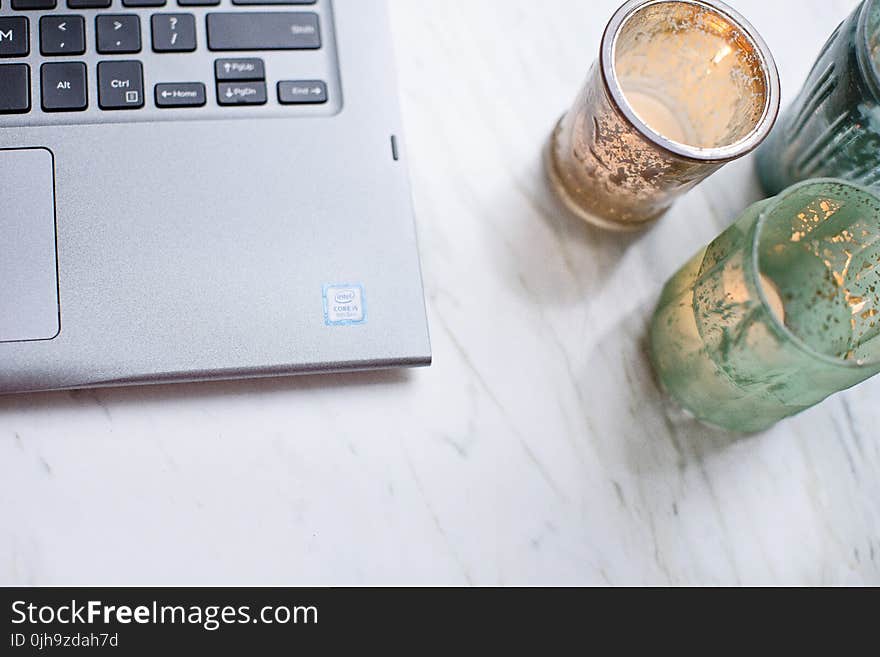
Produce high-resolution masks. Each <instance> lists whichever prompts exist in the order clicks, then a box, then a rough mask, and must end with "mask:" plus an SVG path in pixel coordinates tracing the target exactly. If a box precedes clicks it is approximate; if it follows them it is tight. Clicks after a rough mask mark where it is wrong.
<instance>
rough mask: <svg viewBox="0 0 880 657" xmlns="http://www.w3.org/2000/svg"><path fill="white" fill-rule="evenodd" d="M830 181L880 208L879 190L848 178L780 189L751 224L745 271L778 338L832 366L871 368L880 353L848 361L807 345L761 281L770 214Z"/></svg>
mask: <svg viewBox="0 0 880 657" xmlns="http://www.w3.org/2000/svg"><path fill="white" fill-rule="evenodd" d="M829 184H832V185H837V186H839V187H848V188H850V189H853V190H855V191H857V192H859V193H860V194H864V195H865V196H868V197H870V198H871V199H873V200H874V201H875V203H876V205H877V206H878V208H880V196H878V194H877V193H876V192H874V191H873V190H871V189H870V188H868V187H864V186H862V185H858V184H856V183H853V182H850V181H848V180H843V179H840V178H813V179H810V180H804V181H802V182H799V183H796V184H794V185H792V186H791V187H788V188H786V189H785V190H783V191H782V192H780V193H779V194H778V195H777V196H774V197H773V198H769V199H766V200H765V201H764V203H765V206H764V207H763V208H761V211H760V214H759V215H758V219H757V221H755V224H754V226H753V227H752V231H751V238H750V240H751V263H750V264H749V266H748V267H745V268H744V273H745V274H746V277H747V279H748V281H749V283H751V285H752V286H753V287H754V288H755V289H756V290H757V292H758V299H759V300H760V302H761V306H762V307H763V309H764V314H765V315H767V316H768V317H769V318H770V320H769V321H770V325H771V326H772V327H773V328H774V329H775V330H776V332H777V334H778V336H779V337H782V338H784V339H785V340H787V341H788V342H790V343H791V344H792V345H794V346H795V347H797V348H798V349H800V350H801V351H803V352H804V353H806V354H807V355H808V356H809V357H810V358H814V359H816V360H818V361H821V362H824V363H828V364H829V365H833V366H834V367H842V368H844V369H850V370H856V371H858V370H865V369H870V368H872V367H876V366H878V365H880V355H878V356H877V357H875V358H871V359H868V360H864V361H858V360H846V359H844V358H835V357H833V356H828V355H827V354H823V353H822V352H820V351H817V350H816V349H814V348H813V347H811V346H810V345H808V344H807V343H806V342H805V341H804V340H803V339H802V338H801V337H800V336H798V335H797V334H796V333H794V332H793V331H792V330H791V329H790V328H788V326H787V325H786V324H785V322H784V321H780V319H779V317H778V316H777V315H776V313H775V312H773V309H772V306H771V305H770V301H769V300H768V299H767V295H766V293H765V292H764V286H763V284H762V283H761V278H760V277H761V258H760V253H759V246H760V243H761V235H762V234H763V230H764V227H765V226H766V225H767V222H768V220H769V218H770V215H771V214H772V213H773V211H774V210H776V209H778V208H779V206H780V205H781V204H782V202H783V201H785V200H786V199H787V198H788V197H790V196H792V195H794V194H796V193H797V192H800V191H802V190H803V189H805V188H808V187H820V186H827V185H829Z"/></svg>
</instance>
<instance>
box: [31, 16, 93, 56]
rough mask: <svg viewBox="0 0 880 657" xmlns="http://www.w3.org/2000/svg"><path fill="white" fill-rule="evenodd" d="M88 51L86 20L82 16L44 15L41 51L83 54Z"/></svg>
mask: <svg viewBox="0 0 880 657" xmlns="http://www.w3.org/2000/svg"><path fill="white" fill-rule="evenodd" d="M85 51H86V20H85V18H83V17H82V16H43V17H42V18H41V19H40V52H41V53H43V54H44V55H49V56H52V55H55V56H57V55H82V54H83V53H84V52H85Z"/></svg>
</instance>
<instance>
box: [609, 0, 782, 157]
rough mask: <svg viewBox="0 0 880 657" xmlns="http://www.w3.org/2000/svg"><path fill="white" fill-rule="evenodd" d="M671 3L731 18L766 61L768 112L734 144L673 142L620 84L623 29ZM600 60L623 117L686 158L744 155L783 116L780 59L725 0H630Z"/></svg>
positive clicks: (619, 12)
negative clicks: (639, 112)
mask: <svg viewBox="0 0 880 657" xmlns="http://www.w3.org/2000/svg"><path fill="white" fill-rule="evenodd" d="M667 3H679V4H686V5H696V6H699V7H703V8H705V9H707V10H709V11H711V12H714V13H716V14H719V15H720V16H722V17H723V18H725V19H726V20H727V21H729V22H730V23H732V24H733V25H736V26H737V27H738V28H740V29H741V30H742V33H743V35H744V36H745V37H746V38H747V39H748V41H749V42H750V43H751V44H752V46H753V47H754V49H755V52H756V53H758V55H759V57H760V60H761V63H762V64H763V66H762V68H763V70H764V75H765V84H766V89H767V93H766V99H765V102H764V111H763V113H762V114H761V118H760V119H759V120H758V121H757V123H756V124H755V127H754V128H752V130H751V131H750V132H749V134H748V135H746V136H745V137H743V138H742V139H740V140H738V141H736V142H734V143H732V144H727V145H725V146H717V147H713V148H702V147H699V146H690V145H688V144H683V143H681V142H677V141H673V140H671V139H668V138H667V137H664V136H663V135H662V134H660V133H659V132H657V131H656V130H654V129H652V128H651V127H650V126H649V125H648V124H647V123H645V122H644V121H643V120H642V119H640V118H639V116H638V115H637V114H636V112H635V111H634V110H633V109H632V106H631V105H630V103H629V101H628V100H627V98H626V94H625V93H624V91H623V88H622V87H621V85H620V80H619V79H618V77H617V71H616V67H615V55H616V53H617V43H618V40H619V37H620V32H621V28H622V27H623V26H624V25H625V24H626V23H627V22H628V21H629V19H630V18H631V17H632V16H633V15H634V14H636V13H637V12H638V11H641V10H642V9H644V8H646V7H649V6H651V5H658V4H667ZM599 62H600V65H599V68H600V70H601V72H602V78H603V81H604V83H605V89H606V90H607V91H608V92H609V93H610V96H611V100H612V102H613V104H614V105H615V106H616V107H617V109H618V110H619V111H620V113H621V114H622V115H623V117H624V118H625V119H626V120H627V121H628V122H629V123H630V124H631V125H632V126H633V127H634V128H635V129H636V130H638V131H639V132H640V133H641V134H642V136H644V137H645V138H646V139H647V140H648V141H649V142H651V143H652V144H654V145H655V146H658V147H659V148H662V149H663V150H665V151H668V152H670V153H673V154H675V155H677V156H679V157H682V158H685V159H689V160H695V161H698V162H727V161H731V160H735V159H737V158H739V157H742V156H743V155H747V154H748V153H750V152H751V151H753V150H754V149H756V148H757V147H758V146H760V145H761V142H763V141H764V139H766V138H767V136H768V135H769V134H770V130H771V129H772V128H773V125H774V124H775V123H776V118H777V117H778V115H779V109H780V103H781V92H780V85H779V71H778V69H777V66H776V60H775V59H774V58H773V54H772V53H771V52H770V48H769V47H768V46H767V43H766V42H765V41H764V39H763V38H762V37H761V35H760V34H758V31H757V30H756V29H755V28H754V27H753V26H752V24H751V23H749V22H748V21H747V20H746V19H745V18H744V17H743V16H741V15H740V14H739V13H738V12H737V11H736V10H734V9H733V8H731V7H729V6H728V5H726V4H725V3H724V2H721V0H628V2H626V3H625V4H624V5H623V6H622V7H620V9H618V10H617V12H615V14H614V16H612V17H611V20H610V21H609V23H608V25H607V27H606V28H605V32H604V33H603V35H602V46H601V49H600V54H599Z"/></svg>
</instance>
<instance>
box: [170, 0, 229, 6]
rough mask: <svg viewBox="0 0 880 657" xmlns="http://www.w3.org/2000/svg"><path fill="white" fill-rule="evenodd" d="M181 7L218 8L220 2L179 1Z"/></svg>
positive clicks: (209, 0)
mask: <svg viewBox="0 0 880 657" xmlns="http://www.w3.org/2000/svg"><path fill="white" fill-rule="evenodd" d="M177 4H179V5H180V6H181V7H216V6H217V5H219V4H220V0H177Z"/></svg>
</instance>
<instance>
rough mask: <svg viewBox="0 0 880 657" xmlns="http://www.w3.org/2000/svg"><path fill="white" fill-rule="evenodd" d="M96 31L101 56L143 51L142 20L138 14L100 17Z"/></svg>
mask: <svg viewBox="0 0 880 657" xmlns="http://www.w3.org/2000/svg"><path fill="white" fill-rule="evenodd" d="M95 29H96V31H97V33H98V52H99V53H101V54H104V55H109V54H117V53H135V52H140V51H141V19H140V18H139V17H138V16H137V15H136V14H120V15H106V16H98V17H97V18H96V19H95Z"/></svg>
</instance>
